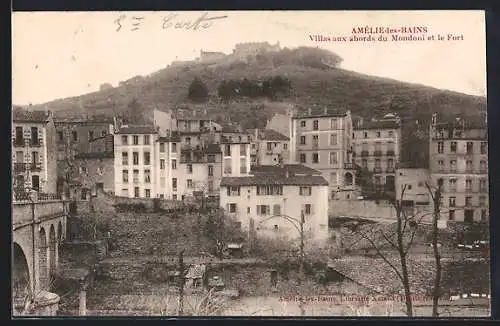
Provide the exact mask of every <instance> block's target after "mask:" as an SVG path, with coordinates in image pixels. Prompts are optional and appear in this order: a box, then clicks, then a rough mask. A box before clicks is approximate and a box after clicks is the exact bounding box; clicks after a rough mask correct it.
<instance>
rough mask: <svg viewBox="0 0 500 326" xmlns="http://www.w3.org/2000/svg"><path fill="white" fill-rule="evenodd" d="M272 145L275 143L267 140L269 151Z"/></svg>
mask: <svg viewBox="0 0 500 326" xmlns="http://www.w3.org/2000/svg"><path fill="white" fill-rule="evenodd" d="M272 145H273V143H271V142H267V150H268V151H270V150H272Z"/></svg>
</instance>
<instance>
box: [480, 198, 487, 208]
mask: <svg viewBox="0 0 500 326" xmlns="http://www.w3.org/2000/svg"><path fill="white" fill-rule="evenodd" d="M479 206H486V196H479Z"/></svg>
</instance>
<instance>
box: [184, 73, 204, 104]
mask: <svg viewBox="0 0 500 326" xmlns="http://www.w3.org/2000/svg"><path fill="white" fill-rule="evenodd" d="M207 98H208V88H207V86H206V85H205V83H203V81H202V80H201V79H200V78H199V77H196V78H194V79H193V81H192V82H191V85H189V89H188V99H190V100H191V101H193V102H201V103H202V102H205V101H206V100H207Z"/></svg>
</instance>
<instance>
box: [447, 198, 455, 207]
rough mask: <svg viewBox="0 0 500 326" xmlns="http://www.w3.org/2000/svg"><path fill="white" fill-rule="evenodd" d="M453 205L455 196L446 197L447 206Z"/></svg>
mask: <svg viewBox="0 0 500 326" xmlns="http://www.w3.org/2000/svg"><path fill="white" fill-rule="evenodd" d="M455 205H456V198H455V197H450V198H448V206H450V207H455Z"/></svg>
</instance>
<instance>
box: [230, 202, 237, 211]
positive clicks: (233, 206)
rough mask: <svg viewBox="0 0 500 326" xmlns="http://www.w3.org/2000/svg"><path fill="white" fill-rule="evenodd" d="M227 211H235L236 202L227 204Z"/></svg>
mask: <svg viewBox="0 0 500 326" xmlns="http://www.w3.org/2000/svg"><path fill="white" fill-rule="evenodd" d="M229 213H236V204H235V203H230V204H229Z"/></svg>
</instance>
